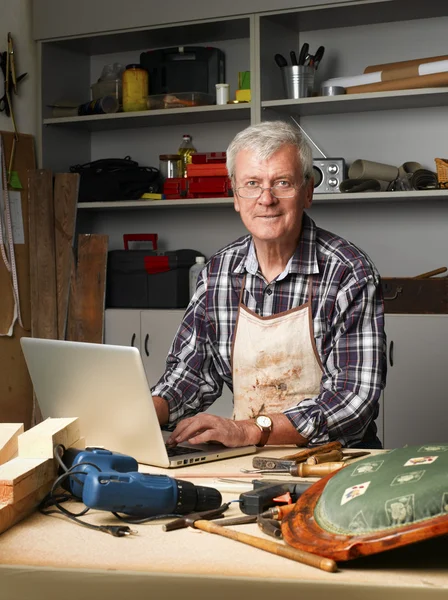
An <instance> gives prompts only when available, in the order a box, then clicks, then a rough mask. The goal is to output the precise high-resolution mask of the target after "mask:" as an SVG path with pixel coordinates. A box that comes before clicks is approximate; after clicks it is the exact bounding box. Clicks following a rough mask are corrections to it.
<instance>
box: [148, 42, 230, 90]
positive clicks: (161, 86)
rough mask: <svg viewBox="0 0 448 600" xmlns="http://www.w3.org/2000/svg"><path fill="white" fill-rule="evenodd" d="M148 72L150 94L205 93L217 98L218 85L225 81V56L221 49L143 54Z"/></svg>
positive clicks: (179, 49)
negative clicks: (216, 87) (216, 86)
mask: <svg viewBox="0 0 448 600" xmlns="http://www.w3.org/2000/svg"><path fill="white" fill-rule="evenodd" d="M140 64H141V65H142V67H144V68H145V69H146V70H147V71H148V73H149V78H148V93H149V95H150V96H153V95H156V94H175V93H178V92H203V93H205V94H212V95H213V96H215V94H216V89H215V85H216V84H217V83H224V82H225V57H224V52H222V50H219V48H211V47H210V46H176V47H175V48H164V49H162V50H148V51H147V52H142V53H141V54H140Z"/></svg>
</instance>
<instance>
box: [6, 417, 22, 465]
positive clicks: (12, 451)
mask: <svg viewBox="0 0 448 600" xmlns="http://www.w3.org/2000/svg"><path fill="white" fill-rule="evenodd" d="M23 430H24V428H23V423H1V424H0V465H2V464H3V463H6V462H8V460H11V459H12V458H14V457H15V456H17V452H18V448H19V446H18V437H19V435H20V434H21V433H23Z"/></svg>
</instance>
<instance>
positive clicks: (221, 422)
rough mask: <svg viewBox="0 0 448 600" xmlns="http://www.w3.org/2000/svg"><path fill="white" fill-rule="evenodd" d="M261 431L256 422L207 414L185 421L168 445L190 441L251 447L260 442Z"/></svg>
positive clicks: (177, 428)
mask: <svg viewBox="0 0 448 600" xmlns="http://www.w3.org/2000/svg"><path fill="white" fill-rule="evenodd" d="M260 437H261V431H260V429H259V428H258V427H257V425H255V423H254V421H251V420H246V421H233V420H232V419H225V418H224V417H218V416H216V415H211V414H207V413H201V414H198V415H195V416H194V417H189V418H187V419H183V421H181V422H180V423H179V424H178V425H177V427H176V429H175V430H174V431H173V433H172V434H171V436H170V437H169V439H168V440H167V444H168V445H172V446H175V445H176V444H180V443H182V442H185V441H188V442H190V443H191V444H204V443H206V442H212V441H213V442H219V443H221V444H223V445H224V446H228V447H229V448H234V447H236V446H251V445H252V444H257V443H258V442H259V441H260Z"/></svg>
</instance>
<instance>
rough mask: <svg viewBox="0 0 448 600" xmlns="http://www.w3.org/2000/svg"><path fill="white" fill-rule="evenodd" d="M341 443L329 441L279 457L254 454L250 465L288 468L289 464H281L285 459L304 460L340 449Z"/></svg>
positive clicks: (264, 467)
mask: <svg viewBox="0 0 448 600" xmlns="http://www.w3.org/2000/svg"><path fill="white" fill-rule="evenodd" d="M341 448H342V444H341V442H329V443H328V444H323V445H322V446H317V447H316V448H305V449H302V450H301V451H300V452H297V453H295V454H288V455H286V456H282V457H281V458H268V457H263V456H256V457H255V458H253V460H252V466H253V467H255V468H258V469H273V468H277V467H278V468H282V467H285V468H289V467H290V466H291V465H288V464H287V463H286V464H283V463H284V462H285V461H287V462H293V463H299V462H305V461H306V459H307V458H309V457H310V456H315V455H316V454H324V453H326V452H330V451H332V450H341Z"/></svg>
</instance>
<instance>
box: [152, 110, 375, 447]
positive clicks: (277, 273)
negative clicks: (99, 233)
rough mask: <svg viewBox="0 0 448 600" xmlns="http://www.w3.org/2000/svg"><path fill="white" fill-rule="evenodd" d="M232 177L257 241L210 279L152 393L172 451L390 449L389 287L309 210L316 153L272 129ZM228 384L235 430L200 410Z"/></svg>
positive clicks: (217, 260) (251, 140)
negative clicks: (385, 300) (192, 447)
mask: <svg viewBox="0 0 448 600" xmlns="http://www.w3.org/2000/svg"><path fill="white" fill-rule="evenodd" d="M227 169H228V172H229V176H230V178H231V181H232V186H233V190H234V198H235V210H236V211H237V212H239V213H240V216H241V219H242V221H243V223H244V225H245V227H246V228H247V229H248V231H249V235H247V236H245V237H243V238H240V239H238V240H236V241H235V242H233V243H231V244H229V245H228V246H226V247H225V248H223V249H222V250H220V251H219V252H217V253H216V254H215V255H214V256H212V257H211V258H210V260H209V261H208V263H207V264H206V266H205V267H204V269H203V270H202V272H201V274H200V275H199V278H198V283H197V288H196V293H195V294H194V296H193V298H192V300H191V302H190V304H189V306H188V308H187V310H186V313H185V316H184V319H183V322H182V324H181V326H180V328H179V330H178V332H177V335H176V337H175V339H174V342H173V344H172V347H171V350H170V353H169V356H168V359H167V368H166V371H165V374H164V375H163V377H162V378H161V379H160V381H159V382H158V383H157V385H156V386H155V387H154V389H153V395H154V403H155V407H156V411H157V414H158V417H159V421H160V423H161V424H162V425H167V426H168V427H169V428H171V429H173V427H174V426H175V428H174V431H173V432H172V433H171V436H170V440H169V442H170V443H172V444H177V443H180V442H183V441H186V440H188V441H189V442H190V443H193V444H197V443H203V442H207V441H210V440H214V441H218V442H221V443H222V444H224V445H226V446H242V445H249V444H255V445H258V446H263V445H265V444H297V445H298V446H306V445H309V446H316V445H319V444H323V443H325V442H328V441H333V440H339V441H340V442H341V443H342V444H343V445H344V446H346V447H355V446H358V447H359V446H361V447H371V448H375V447H381V445H380V443H379V440H378V438H377V437H376V426H375V423H374V420H375V418H376V417H377V416H378V401H379V397H380V394H381V390H382V389H383V387H384V381H385V372H386V360H385V335H384V316H383V305H382V299H381V289H380V281H379V276H378V273H377V271H376V269H375V267H374V265H373V264H372V262H371V261H370V259H369V258H368V257H367V256H366V254H365V253H364V252H362V251H361V250H360V249H359V248H357V247H356V246H355V245H353V244H352V243H351V242H348V241H347V240H344V239H342V238H341V237H339V236H337V235H335V234H333V233H330V232H328V231H325V230H323V229H320V228H318V227H317V226H316V225H315V223H314V222H313V221H312V220H311V218H310V217H309V216H308V215H307V214H306V213H305V212H304V209H307V208H309V207H310V206H311V202H312V197H313V176H312V155H311V150H310V148H309V146H308V144H307V143H306V141H305V140H304V139H303V137H302V136H301V134H300V132H299V130H298V129H296V128H295V127H293V126H290V125H288V124H287V123H284V122H281V121H280V122H264V123H261V124H259V125H255V126H252V127H248V128H247V129H245V130H243V131H241V132H240V133H238V134H237V135H236V137H235V138H234V140H233V141H232V142H231V144H230V146H229V148H228V150H227ZM224 383H225V384H227V385H228V386H229V387H230V389H231V390H233V394H234V411H233V419H226V418H223V417H218V416H215V415H212V414H208V413H204V412H203V411H205V410H206V409H207V408H208V407H209V406H210V405H211V404H212V403H213V402H214V400H216V399H217V398H218V397H219V395H220V393H221V390H222V386H223V384H224Z"/></svg>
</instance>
